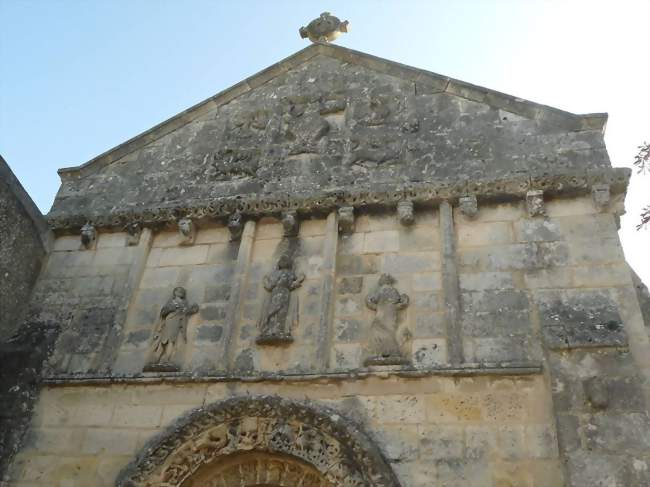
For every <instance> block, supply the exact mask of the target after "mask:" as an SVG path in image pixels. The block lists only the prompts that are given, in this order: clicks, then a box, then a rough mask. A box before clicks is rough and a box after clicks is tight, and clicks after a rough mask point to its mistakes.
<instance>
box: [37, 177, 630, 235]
mask: <svg viewBox="0 0 650 487" xmlns="http://www.w3.org/2000/svg"><path fill="white" fill-rule="evenodd" d="M630 173H631V170H630V169H628V168H605V169H593V170H589V171H585V172H565V173H555V174H541V175H533V174H529V173H525V172H523V173H521V174H516V175H513V176H510V177H507V178H494V179H472V180H457V181H431V182H403V183H394V184H374V185H372V186H355V187H353V188H332V189H328V190H324V191H321V192H317V193H313V192H312V193H310V194H304V193H274V194H264V195H259V194H248V195H237V196H229V197H224V198H216V199H213V200H210V201H203V200H192V199H188V200H186V201H184V202H183V203H178V204H176V205H169V206H160V207H155V208H151V207H149V208H119V209H115V210H114V211H112V212H110V213H104V214H88V213H84V212H83V211H80V212H79V213H74V214H69V213H66V214H56V213H50V214H49V215H48V223H49V225H50V227H51V228H52V229H53V230H55V231H57V232H58V233H68V232H76V231H78V230H79V229H80V228H81V226H82V225H83V224H84V223H86V222H91V223H92V224H93V225H94V226H95V227H97V228H102V229H116V230H122V229H124V228H125V227H126V226H127V225H129V224H133V223H137V224H139V225H141V226H144V227H147V226H154V227H156V226H164V225H168V224H173V223H174V222H176V221H177V220H178V219H179V218H183V217H188V218H192V219H196V220H201V219H206V218H213V219H222V218H226V217H227V216H229V215H231V214H233V213H235V212H237V211H238V212H240V213H241V214H242V215H244V216H245V217H247V218H258V217H262V216H270V215H277V214H279V213H281V212H283V211H287V210H295V211H297V212H298V213H299V214H300V213H301V214H303V215H306V214H312V213H324V212H327V211H331V210H334V209H336V208H340V207H343V206H352V207H355V208H363V207H369V206H370V207H372V206H395V205H397V203H398V202H399V201H401V200H404V199H408V200H411V201H413V202H414V203H415V204H416V205H421V206H426V205H434V206H435V205H437V204H439V203H440V202H441V201H450V202H452V203H456V202H457V201H458V198H460V197H462V196H466V195H474V196H476V197H477V199H478V201H479V202H498V201H511V200H515V199H521V198H524V197H525V196H526V193H527V192H528V191H530V190H541V191H543V192H544V195H545V197H570V196H576V195H585V194H590V193H591V190H592V187H593V186H594V185H598V184H607V185H609V188H610V192H611V193H612V194H620V193H625V191H626V188H627V184H628V181H629V178H630Z"/></svg>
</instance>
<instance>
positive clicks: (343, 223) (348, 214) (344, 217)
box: [338, 206, 354, 235]
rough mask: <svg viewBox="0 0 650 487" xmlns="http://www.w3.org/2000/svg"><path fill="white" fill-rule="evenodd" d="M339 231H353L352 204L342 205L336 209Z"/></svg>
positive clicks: (346, 233)
mask: <svg viewBox="0 0 650 487" xmlns="http://www.w3.org/2000/svg"><path fill="white" fill-rule="evenodd" d="M338 216H339V232H340V233H342V234H345V235H349V234H351V233H353V232H354V208H353V207H352V206H343V207H342V208H339V209H338Z"/></svg>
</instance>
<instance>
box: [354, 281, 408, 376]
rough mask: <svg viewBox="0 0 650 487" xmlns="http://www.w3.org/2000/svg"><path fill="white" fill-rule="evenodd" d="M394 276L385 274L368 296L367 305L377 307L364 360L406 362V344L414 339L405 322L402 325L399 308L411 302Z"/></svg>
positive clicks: (369, 363) (366, 362)
mask: <svg viewBox="0 0 650 487" xmlns="http://www.w3.org/2000/svg"><path fill="white" fill-rule="evenodd" d="M393 284H395V278H394V277H393V276H391V275H389V274H382V275H381V277H380V278H379V284H378V286H377V289H375V290H374V291H373V292H372V293H370V294H369V295H368V296H367V297H366V306H368V308H370V309H371V310H373V311H375V316H374V318H373V320H372V323H371V324H370V331H369V333H368V338H367V341H366V345H365V350H364V361H363V364H364V365H366V366H368V365H403V364H404V365H405V364H409V363H410V360H409V359H407V358H406V357H405V356H404V353H403V349H404V344H405V343H406V342H408V341H409V340H410V339H411V333H410V331H409V330H408V327H407V326H406V325H400V323H399V319H398V314H399V311H400V310H402V309H404V308H406V307H407V306H408V304H409V297H408V296H407V295H406V294H400V293H399V291H398V290H397V289H396V288H395V287H394V286H393Z"/></svg>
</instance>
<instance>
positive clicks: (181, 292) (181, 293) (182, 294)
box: [172, 286, 187, 299]
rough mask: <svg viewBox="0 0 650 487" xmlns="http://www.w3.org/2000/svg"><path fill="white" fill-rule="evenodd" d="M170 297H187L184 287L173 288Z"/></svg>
mask: <svg viewBox="0 0 650 487" xmlns="http://www.w3.org/2000/svg"><path fill="white" fill-rule="evenodd" d="M172 295H173V296H174V297H175V298H179V299H185V298H186V297H187V291H185V288H184V287H180V286H179V287H175V288H174V291H173V292H172Z"/></svg>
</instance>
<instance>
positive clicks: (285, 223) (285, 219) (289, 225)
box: [282, 210, 300, 237]
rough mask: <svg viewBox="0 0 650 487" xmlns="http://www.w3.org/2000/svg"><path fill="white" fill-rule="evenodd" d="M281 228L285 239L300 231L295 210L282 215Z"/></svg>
mask: <svg viewBox="0 0 650 487" xmlns="http://www.w3.org/2000/svg"><path fill="white" fill-rule="evenodd" d="M282 228H283V230H284V236H285V237H295V236H296V235H298V230H299V229H300V222H299V221H298V214H297V213H296V212H295V210H289V211H285V212H284V213H282Z"/></svg>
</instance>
